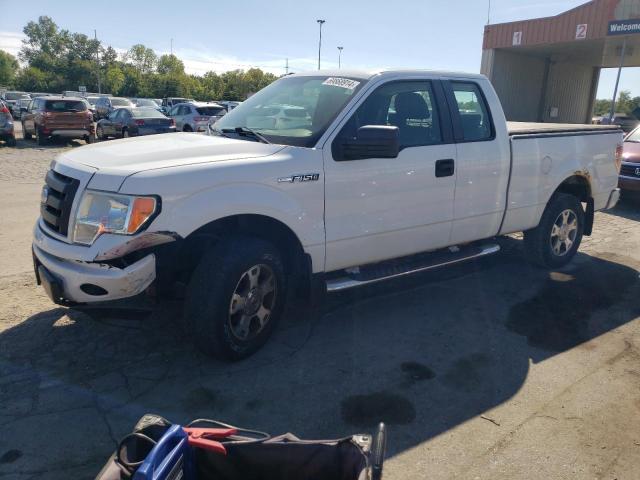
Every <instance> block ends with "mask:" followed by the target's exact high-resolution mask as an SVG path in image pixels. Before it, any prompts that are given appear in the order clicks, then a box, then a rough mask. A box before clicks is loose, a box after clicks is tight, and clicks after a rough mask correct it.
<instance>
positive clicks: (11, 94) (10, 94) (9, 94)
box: [4, 92, 25, 100]
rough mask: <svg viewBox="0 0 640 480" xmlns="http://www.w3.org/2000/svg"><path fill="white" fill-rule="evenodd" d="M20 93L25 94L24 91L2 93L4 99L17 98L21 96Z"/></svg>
mask: <svg viewBox="0 0 640 480" xmlns="http://www.w3.org/2000/svg"><path fill="white" fill-rule="evenodd" d="M22 95H25V92H7V93H5V94H4V98H5V99H6V100H17V99H19V98H20V97H22Z"/></svg>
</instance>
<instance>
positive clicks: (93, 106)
mask: <svg viewBox="0 0 640 480" xmlns="http://www.w3.org/2000/svg"><path fill="white" fill-rule="evenodd" d="M84 98H85V100H86V101H87V102H89V110H90V111H91V115H92V116H93V121H94V122H95V121H96V120H98V114H97V112H96V103H97V102H98V100H99V99H100V97H96V96H94V95H91V96H89V97H84Z"/></svg>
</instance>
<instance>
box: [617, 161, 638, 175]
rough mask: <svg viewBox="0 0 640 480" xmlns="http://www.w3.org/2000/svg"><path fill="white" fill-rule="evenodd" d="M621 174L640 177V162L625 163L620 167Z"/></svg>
mask: <svg viewBox="0 0 640 480" xmlns="http://www.w3.org/2000/svg"><path fill="white" fill-rule="evenodd" d="M620 175H624V176H625V177H638V178H640V163H636V164H635V165H632V164H629V163H623V164H622V167H620Z"/></svg>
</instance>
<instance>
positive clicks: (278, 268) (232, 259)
mask: <svg viewBox="0 0 640 480" xmlns="http://www.w3.org/2000/svg"><path fill="white" fill-rule="evenodd" d="M286 289H287V284H286V276H285V270H284V266H283V263H282V260H281V256H280V253H279V252H278V250H277V249H276V248H275V247H274V246H273V245H271V244H270V243H269V242H267V241H265V240H262V239H258V238H252V237H243V236H233V237H230V238H227V239H223V240H221V241H220V242H219V243H218V244H217V245H216V246H215V247H214V248H213V249H212V250H211V251H209V252H207V253H205V255H204V256H203V257H202V259H201V261H200V263H199V264H198V266H197V267H196V269H195V271H194V272H193V275H192V276H191V280H190V282H189V287H188V289H187V295H186V301H185V317H186V322H187V324H188V325H189V327H190V329H191V333H192V334H193V338H194V341H195V343H196V345H197V346H198V347H199V348H200V349H201V350H202V351H203V352H205V353H206V354H208V355H212V356H215V357H218V358H220V359H224V360H240V359H242V358H245V357H248V356H249V355H251V354H252V353H254V352H255V351H256V350H258V349H259V348H260V347H262V345H264V343H265V342H266V341H267V340H268V339H269V337H270V336H271V333H272V332H273V329H274V327H275V325H276V323H277V322H278V320H279V318H280V316H281V315H282V311H283V309H284V304H285V299H286Z"/></svg>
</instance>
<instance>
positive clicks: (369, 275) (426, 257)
mask: <svg viewBox="0 0 640 480" xmlns="http://www.w3.org/2000/svg"><path fill="white" fill-rule="evenodd" d="M453 248H457V247H451V248H450V249H446V250H444V251H443V250H440V251H436V252H430V253H422V254H418V255H414V256H412V257H405V258H402V259H397V260H391V261H388V262H382V263H379V264H374V265H366V266H364V267H356V268H350V269H347V270H343V271H341V272H340V273H341V275H340V276H336V277H333V278H328V279H327V291H328V292H339V291H341V290H347V289H349V288H354V287H360V286H362V285H369V284H371V283H376V282H381V281H383V280H389V279H391V278H398V277H404V276H406V275H412V274H414V273H418V272H424V271H426V270H431V269H433V268H438V267H444V266H447V265H453V264H456V263H461V262H466V261H468V260H473V259H474V258H478V257H484V256H486V255H492V254H494V253H497V252H499V251H500V245H497V244H487V245H480V246H478V245H475V246H465V247H462V248H460V249H458V250H457V251H452V249H453Z"/></svg>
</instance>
